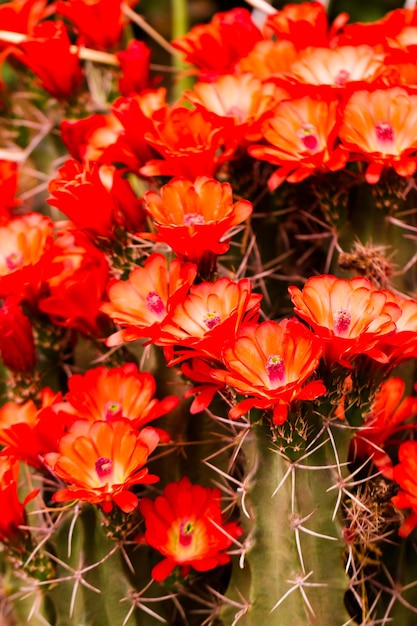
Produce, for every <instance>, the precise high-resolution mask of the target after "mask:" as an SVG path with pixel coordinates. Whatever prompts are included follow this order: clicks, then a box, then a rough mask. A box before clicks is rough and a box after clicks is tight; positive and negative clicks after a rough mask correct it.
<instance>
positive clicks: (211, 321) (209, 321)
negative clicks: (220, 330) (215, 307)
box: [203, 311, 220, 330]
mask: <svg viewBox="0 0 417 626" xmlns="http://www.w3.org/2000/svg"><path fill="white" fill-rule="evenodd" d="M203 322H204V323H205V325H206V326H207V328H208V329H209V330H211V329H212V328H214V327H215V326H217V324H218V323H219V322H220V315H219V314H218V313H217V311H209V313H207V315H205V316H204V317H203Z"/></svg>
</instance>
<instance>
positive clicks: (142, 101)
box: [106, 87, 168, 170]
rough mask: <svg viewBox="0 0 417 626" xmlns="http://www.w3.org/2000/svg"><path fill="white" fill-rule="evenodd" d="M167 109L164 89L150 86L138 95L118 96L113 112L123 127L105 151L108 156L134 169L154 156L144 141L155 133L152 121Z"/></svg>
mask: <svg viewBox="0 0 417 626" xmlns="http://www.w3.org/2000/svg"><path fill="white" fill-rule="evenodd" d="M167 110H168V104H167V103H166V89H164V88H163V87H161V88H159V89H155V90H151V89H149V90H148V91H144V92H142V93H141V94H136V95H134V96H132V95H131V96H129V97H127V98H126V97H124V98H118V99H117V100H116V101H115V102H114V103H113V105H112V113H113V115H114V116H115V117H116V119H117V120H118V121H119V123H120V124H121V126H122V128H123V132H122V133H120V136H119V138H118V139H117V141H116V142H115V144H114V146H113V148H111V147H110V146H109V147H108V149H107V150H106V156H107V159H112V160H113V162H114V163H116V162H120V163H124V164H125V165H126V166H128V167H130V168H131V169H133V170H137V169H138V168H139V167H141V166H143V165H145V163H146V162H147V161H149V160H151V159H155V158H156V157H157V156H158V153H157V152H156V151H155V150H154V149H153V148H152V147H151V146H150V145H149V143H148V142H147V141H146V136H147V135H148V133H151V134H152V133H154V132H155V122H156V121H157V120H158V121H160V120H161V119H164V118H165V115H166V112H167Z"/></svg>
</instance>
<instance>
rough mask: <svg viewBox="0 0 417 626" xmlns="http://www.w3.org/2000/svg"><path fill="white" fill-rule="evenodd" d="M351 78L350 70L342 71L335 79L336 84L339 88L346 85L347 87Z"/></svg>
mask: <svg viewBox="0 0 417 626" xmlns="http://www.w3.org/2000/svg"><path fill="white" fill-rule="evenodd" d="M349 78H350V72H348V70H340V71H339V72H338V73H337V75H336V77H335V79H334V84H335V85H337V86H338V87H343V86H344V85H346V83H347V82H348V80H349Z"/></svg>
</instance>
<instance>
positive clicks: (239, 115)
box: [226, 105, 245, 124]
mask: <svg viewBox="0 0 417 626" xmlns="http://www.w3.org/2000/svg"><path fill="white" fill-rule="evenodd" d="M226 115H227V116H228V117H234V118H235V119H236V121H237V123H238V124H243V122H244V121H245V117H244V114H243V111H242V109H241V108H240V107H239V106H236V105H234V106H232V107H230V109H228V110H227V111H226Z"/></svg>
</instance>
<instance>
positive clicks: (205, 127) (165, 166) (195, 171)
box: [140, 107, 237, 180]
mask: <svg viewBox="0 0 417 626" xmlns="http://www.w3.org/2000/svg"><path fill="white" fill-rule="evenodd" d="M227 121H228V122H229V123H230V124H229V127H227V124H226V122H227ZM232 127H233V120H232V119H229V120H224V119H223V120H221V121H220V120H219V119H218V118H215V117H214V116H213V115H212V114H211V113H209V112H208V111H205V110H204V109H202V110H201V111H191V110H190V109H188V108H185V107H176V108H173V109H171V111H169V112H168V113H167V114H166V116H165V118H164V119H163V120H162V121H157V120H155V124H154V127H153V128H152V129H151V130H150V132H148V133H146V134H145V139H146V141H147V143H148V144H149V146H151V147H152V148H154V150H156V151H157V152H159V154H160V155H161V157H162V159H158V160H150V161H148V162H147V163H146V165H144V167H142V168H141V169H140V173H141V174H142V175H143V176H181V177H184V178H188V179H189V180H194V179H195V178H197V176H210V177H211V176H214V174H215V172H216V171H217V169H218V168H219V166H220V165H221V164H222V163H224V162H225V161H227V160H230V158H231V157H232V155H233V153H234V151H235V149H236V147H237V144H236V141H235V139H233V137H232V133H231V132H229V130H230V129H231V128H232Z"/></svg>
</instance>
